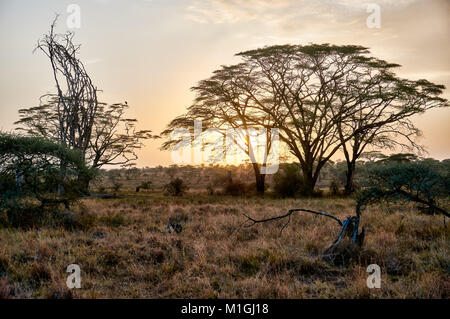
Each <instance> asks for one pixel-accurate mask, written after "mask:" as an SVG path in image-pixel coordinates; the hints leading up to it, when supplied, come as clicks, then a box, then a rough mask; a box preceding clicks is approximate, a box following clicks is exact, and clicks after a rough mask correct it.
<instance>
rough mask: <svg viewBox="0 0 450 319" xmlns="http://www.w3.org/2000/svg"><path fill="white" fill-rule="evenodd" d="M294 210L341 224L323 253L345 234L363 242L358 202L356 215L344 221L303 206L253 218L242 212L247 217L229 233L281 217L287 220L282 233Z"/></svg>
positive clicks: (337, 243) (354, 241)
mask: <svg viewBox="0 0 450 319" xmlns="http://www.w3.org/2000/svg"><path fill="white" fill-rule="evenodd" d="M295 212H300V213H301V212H304V213H311V214H314V215H319V216H325V217H329V218H331V219H333V220H334V221H336V222H337V223H338V224H339V226H341V230H340V231H339V235H338V237H337V238H336V240H335V241H334V242H333V244H332V245H331V246H330V247H329V248H328V249H327V250H326V251H325V253H327V252H329V251H330V250H331V249H332V248H334V247H336V246H337V245H339V243H340V242H341V240H342V238H343V237H344V236H345V235H348V236H349V237H350V238H351V240H352V242H353V243H355V244H358V245H359V246H361V245H362V244H363V241H364V236H365V230H364V227H363V229H362V232H361V233H360V234H359V233H358V231H359V220H360V205H359V204H357V207H356V215H355V216H351V217H348V218H346V219H345V220H344V221H341V220H340V219H339V218H337V217H336V216H334V215H331V214H329V213H325V212H318V211H314V210H310V209H303V208H297V209H290V210H289V211H288V212H287V213H286V214H284V215H279V216H275V217H269V218H263V219H255V218H253V217H250V216H248V215H247V214H243V215H244V216H245V217H246V218H247V219H246V220H245V221H244V222H243V223H241V224H240V225H239V226H238V228H236V230H234V231H233V232H232V233H231V234H230V236H231V235H232V234H233V233H234V232H235V231H238V230H240V229H241V228H242V227H251V226H253V225H256V224H260V223H266V222H272V221H277V220H282V219H285V218H286V219H287V221H286V223H284V224H283V226H282V228H281V230H280V233H282V232H283V230H284V229H285V228H286V227H287V226H288V225H289V222H290V220H291V216H292V214H293V213H295Z"/></svg>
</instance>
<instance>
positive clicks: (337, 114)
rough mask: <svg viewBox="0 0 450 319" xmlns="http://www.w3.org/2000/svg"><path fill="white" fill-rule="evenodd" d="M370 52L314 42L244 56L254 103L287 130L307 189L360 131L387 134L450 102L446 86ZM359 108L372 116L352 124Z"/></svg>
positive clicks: (282, 132)
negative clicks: (398, 72) (402, 73)
mask: <svg viewBox="0 0 450 319" xmlns="http://www.w3.org/2000/svg"><path fill="white" fill-rule="evenodd" d="M368 53H369V51H368V49H367V48H365V47H362V46H356V45H345V46H334V45H329V44H323V45H317V44H311V45H307V46H302V45H283V46H271V47H265V48H262V49H257V50H251V51H246V52H242V53H239V54H237V55H238V56H240V57H242V58H243V60H244V63H241V65H242V66H241V67H242V68H244V69H245V70H246V72H243V74H244V78H245V81H243V82H246V81H248V82H251V84H247V85H243V86H241V88H242V89H243V90H244V91H245V92H246V94H247V96H248V97H249V105H250V107H251V108H253V109H255V110H258V111H259V112H261V114H268V115H270V121H271V123H270V125H271V126H272V127H277V128H279V129H280V139H281V140H283V141H284V142H285V143H286V144H287V145H288V147H289V149H290V152H291V153H292V154H293V155H294V156H295V157H296V158H297V159H298V161H299V164H300V165H301V169H302V172H303V178H304V184H305V189H306V193H307V194H311V193H312V192H313V190H314V185H315V183H316V181H317V179H318V177H319V173H320V170H321V169H322V168H323V166H324V165H325V163H327V161H328V160H329V159H330V158H331V157H332V156H333V155H334V154H335V153H336V152H337V151H338V150H339V149H341V148H342V147H343V145H345V144H346V143H347V142H349V141H351V140H352V139H354V138H355V137H357V136H358V135H364V134H367V133H368V132H372V133H373V130H376V129H377V128H382V130H385V131H386V133H387V131H388V130H389V129H388V127H389V126H391V128H392V127H394V126H395V125H396V123H397V124H398V123H399V121H402V120H403V121H404V120H405V119H407V118H409V117H410V116H412V115H414V114H417V113H421V112H424V111H425V110H427V109H430V108H434V107H441V106H448V104H447V102H446V100H445V99H443V98H440V97H439V95H440V94H442V90H443V89H444V86H442V85H436V84H433V83H431V82H428V81H426V80H418V81H410V80H404V79H400V78H398V77H396V76H395V74H394V73H393V72H392V71H391V69H392V68H393V67H396V66H398V65H396V64H390V63H387V62H386V61H383V60H380V59H377V58H374V57H370V56H367V55H368ZM358 114H363V119H370V121H365V122H362V123H361V125H360V126H359V127H357V128H356V129H354V130H349V129H347V128H348V127H349V126H348V123H351V122H352V121H353V120H354V118H355V116H356V117H357V116H358ZM253 119H255V120H256V121H257V120H258V118H257V117H254V118H253ZM256 124H261V125H263V123H258V122H257V123H256ZM375 134H376V133H375ZM373 141H374V140H373V139H372V141H370V140H369V142H370V143H371V142H373Z"/></svg>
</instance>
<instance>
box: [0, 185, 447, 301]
mask: <svg viewBox="0 0 450 319" xmlns="http://www.w3.org/2000/svg"><path fill="white" fill-rule="evenodd" d="M290 208H309V209H315V210H322V211H326V212H329V213H332V214H335V215H336V216H338V217H339V218H341V219H343V218H345V217H348V216H350V215H353V214H354V202H353V201H352V200H351V199H344V198H314V199H287V200H285V199H273V198H270V197H266V198H258V197H251V198H240V197H228V196H217V195H214V196H207V195H202V194H192V193H191V194H187V195H185V196H184V197H168V196H164V195H162V194H160V193H146V194H131V193H129V194H128V195H126V196H124V198H118V199H111V200H102V199H87V200H83V201H82V202H81V203H80V205H79V207H78V208H77V209H76V212H75V213H74V215H73V218H75V219H76V224H77V225H78V227H76V228H74V229H68V228H67V227H63V226H57V227H56V226H53V227H52V226H45V227H39V228H31V229H29V230H22V229H15V228H4V229H0V240H1V245H0V297H13V298H14V297H19V298H27V297H32V298H448V297H449V295H450V294H449V292H450V276H449V273H450V262H449V261H450V260H449V225H448V224H447V225H444V222H443V218H442V217H441V216H426V215H420V214H418V213H417V209H416V207H414V206H413V205H398V206H393V205H391V206H371V207H369V208H368V209H367V210H366V211H365V212H364V214H363V217H362V223H363V225H364V226H365V227H366V241H365V244H364V247H363V248H362V249H360V250H358V251H352V249H351V248H349V247H346V246H345V245H344V246H343V248H342V249H341V252H340V254H338V255H336V256H328V257H327V256H323V255H322V254H321V253H322V252H323V251H324V250H325V249H326V248H327V247H328V246H329V245H330V244H331V243H332V242H333V240H334V239H335V238H336V236H337V233H338V231H339V227H338V225H337V223H335V222H334V221H332V220H331V219H329V218H324V217H322V216H313V215H309V214H305V215H301V214H298V215H295V216H293V218H292V219H291V222H290V224H289V226H287V227H286V228H285V229H284V230H283V232H282V233H280V229H281V227H282V225H283V224H284V222H285V221H279V222H272V223H265V224H259V225H255V226H252V227H249V228H241V229H240V230H239V231H236V232H234V233H233V231H234V230H236V228H237V227H238V226H239V224H241V223H242V222H243V221H244V220H245V218H244V217H243V215H242V213H246V214H249V215H251V216H252V217H259V218H262V217H269V216H275V215H279V214H281V213H285V212H286V211H287V210H288V209H290ZM169 219H177V220H179V221H181V223H182V225H183V231H182V232H181V233H179V234H176V233H174V232H172V233H170V234H169V233H167V229H166V227H167V223H168V221H169ZM230 234H231V235H230ZM332 257H333V258H332ZM372 263H376V264H378V265H379V266H380V267H381V271H382V281H381V288H380V289H369V288H367V285H366V278H367V276H368V275H369V274H368V273H367V272H366V268H367V266H368V265H369V264H372ZM69 264H78V265H79V266H80V267H81V285H82V287H81V289H72V290H69V289H68V288H67V286H66V278H67V276H68V275H69V274H68V273H66V267H67V266H68V265H69Z"/></svg>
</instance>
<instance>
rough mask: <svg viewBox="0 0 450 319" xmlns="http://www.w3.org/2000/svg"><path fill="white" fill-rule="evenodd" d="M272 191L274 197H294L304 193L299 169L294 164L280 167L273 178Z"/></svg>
mask: <svg viewBox="0 0 450 319" xmlns="http://www.w3.org/2000/svg"><path fill="white" fill-rule="evenodd" d="M273 189H274V192H275V194H276V195H278V196H281V197H294V196H298V195H301V194H303V193H304V190H305V187H304V183H303V178H302V174H301V172H300V168H299V167H298V165H296V164H293V163H292V164H284V165H280V169H279V170H278V172H277V173H276V174H275V176H274V185H273Z"/></svg>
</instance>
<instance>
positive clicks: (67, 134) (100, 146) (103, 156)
mask: <svg viewBox="0 0 450 319" xmlns="http://www.w3.org/2000/svg"><path fill="white" fill-rule="evenodd" d="M55 24H56V18H55V20H54V21H53V23H52V24H51V26H50V32H49V34H47V35H45V36H44V37H43V38H42V39H41V40H39V42H38V46H37V48H36V49H39V50H41V51H42V52H43V53H44V54H45V55H46V56H47V57H48V58H49V60H50V63H51V67H52V72H53V77H54V80H55V84H56V89H57V94H46V95H43V96H42V97H41V99H40V105H39V106H36V107H31V108H27V109H21V110H19V116H20V120H19V121H17V122H16V123H15V124H17V125H20V127H19V128H18V129H19V130H21V131H23V132H26V133H27V134H29V135H33V136H43V137H45V138H49V139H52V140H56V141H58V142H60V143H61V144H62V145H64V146H66V147H68V148H69V149H76V150H79V152H80V158H81V159H82V160H83V161H85V162H86V164H87V165H89V166H90V167H91V168H100V167H102V166H104V165H129V164H130V163H133V162H134V161H135V160H136V159H137V155H136V150H137V149H139V148H140V147H142V141H143V140H145V139H149V138H153V137H155V136H152V135H151V134H150V133H151V131H149V130H136V127H135V125H136V122H137V120H136V119H128V118H126V117H125V112H126V109H127V108H128V105H127V103H126V102H125V104H123V103H116V104H112V105H106V104H105V103H101V102H99V101H98V99H97V91H98V90H97V88H96V87H95V86H94V85H93V83H92V80H91V78H90V77H89V75H88V74H87V72H86V70H85V68H84V65H83V63H82V61H81V60H80V59H79V58H78V52H79V48H80V46H79V45H74V44H73V41H72V40H73V36H74V34H73V33H71V32H67V33H65V34H56V33H55V32H54V28H55ZM64 170H65V164H64V162H63V161H62V162H61V174H62V175H64ZM80 181H81V182H82V184H84V186H85V189H86V190H87V188H88V185H89V180H85V179H84V180H82V179H81V176H80Z"/></svg>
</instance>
